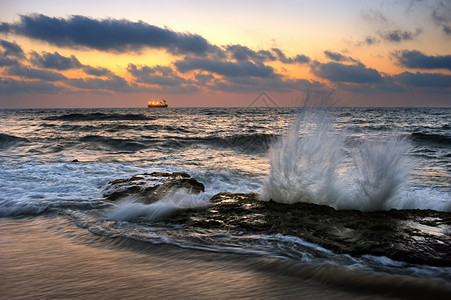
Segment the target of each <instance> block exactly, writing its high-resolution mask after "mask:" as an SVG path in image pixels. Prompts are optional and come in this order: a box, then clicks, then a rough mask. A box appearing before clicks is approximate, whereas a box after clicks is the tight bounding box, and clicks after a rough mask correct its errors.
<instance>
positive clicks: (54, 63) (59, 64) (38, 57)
mask: <svg viewBox="0 0 451 300" xmlns="http://www.w3.org/2000/svg"><path fill="white" fill-rule="evenodd" d="M30 61H31V62H32V63H33V64H34V65H35V66H38V67H41V68H46V69H54V70H60V71H61V70H70V69H78V68H80V67H82V64H81V63H80V62H79V61H78V59H77V58H76V57H75V56H74V55H71V56H70V57H65V56H62V55H61V54H59V53H58V52H55V53H48V52H42V54H38V53H36V52H31V58H30Z"/></svg>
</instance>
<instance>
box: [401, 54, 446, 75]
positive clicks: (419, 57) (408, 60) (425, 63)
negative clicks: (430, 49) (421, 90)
mask: <svg viewBox="0 0 451 300" xmlns="http://www.w3.org/2000/svg"><path fill="white" fill-rule="evenodd" d="M392 56H393V57H394V58H396V59H397V60H398V63H399V64H400V65H402V66H404V67H407V68H411V69H448V70H451V55H443V56H440V55H436V56H429V55H425V54H423V53H421V52H420V51H417V50H403V51H396V52H394V53H393V54H392Z"/></svg>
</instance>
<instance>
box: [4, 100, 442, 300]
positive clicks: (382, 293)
mask: <svg viewBox="0 0 451 300" xmlns="http://www.w3.org/2000/svg"><path fill="white" fill-rule="evenodd" d="M450 121H451V109H450V108H341V107H320V108H318V107H307V106H304V107H295V108H280V107H245V108H171V107H170V108H164V109H162V108H159V109H148V108H127V109H126V108H114V109H93V108H89V109H6V110H0V298H2V299H55V298H59V299H78V298H83V299H107V298H108V299H111V298H115V299H156V298H158V299H174V298H178V299H180V298H183V299H232V298H241V299H300V298H304V299H331V298H332V299H385V298H390V297H394V298H422V297H423V296H424V295H428V294H429V293H430V295H431V296H437V297H438V298H440V297H443V298H446V297H444V295H446V293H447V292H449V291H451V268H446V267H433V266H424V265H412V264H407V263H405V262H402V261H394V260H391V259H389V258H387V257H383V256H382V257H380V256H378V257H376V256H371V255H370V254H368V255H363V256H360V257H353V256H350V255H345V254H337V253H334V252H333V251H331V250H330V249H325V248H322V247H320V246H319V245H315V244H312V243H309V242H307V241H304V240H302V239H300V238H297V237H292V236H286V235H281V234H276V235H247V234H243V232H233V231H230V230H228V231H223V232H222V231H219V230H201V229H199V228H190V227H188V226H180V225H175V224H171V223H170V222H165V219H164V217H161V216H165V215H170V214H173V213H176V211H177V210H180V209H190V208H193V207H195V208H197V209H202V208H203V207H207V206H208V201H209V199H210V198H211V197H212V196H214V195H215V194H217V193H220V192H229V193H257V194H258V195H259V197H260V199H261V201H269V200H273V201H276V202H281V203H287V204H291V203H296V202H300V201H301V202H310V203H315V204H322V205H328V206H331V207H333V208H335V209H340V210H347V209H357V210H361V211H374V210H390V209H432V210H438V211H447V212H450V211H451V123H450ZM151 172H185V173H187V174H189V175H190V176H192V177H193V178H195V179H197V180H198V181H199V182H202V183H203V184H204V185H205V192H203V193H200V194H196V195H191V194H188V193H186V194H183V195H180V194H176V195H177V199H164V201H165V203H170V205H169V204H168V205H165V203H162V205H158V206H155V205H154V206H152V205H146V204H142V203H137V202H135V201H133V199H126V200H124V201H118V202H116V203H112V202H110V201H108V200H107V199H105V197H104V196H103V193H104V191H105V189H106V188H107V187H108V185H109V182H110V181H112V180H116V179H126V178H130V177H132V176H134V175H137V174H143V173H151ZM136 219H139V220H140V221H139V222H136ZM143 219H144V220H145V222H143ZM319 222H320V220H319ZM300 226H302V224H300ZM441 234H443V235H444V236H445V238H451V228H449V226H448V227H447V228H445V232H442V233H441ZM449 255H451V249H450V251H449ZM419 289H421V290H422V291H423V293H421V292H420V293H417V291H418V290H419ZM393 291H396V292H393ZM412 291H414V292H412ZM448 295H449V294H448Z"/></svg>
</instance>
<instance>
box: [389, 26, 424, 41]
mask: <svg viewBox="0 0 451 300" xmlns="http://www.w3.org/2000/svg"><path fill="white" fill-rule="evenodd" d="M422 32H423V31H422V30H421V29H419V28H417V29H416V31H415V32H411V31H401V30H391V31H386V32H382V33H380V36H381V37H382V38H383V39H384V40H386V41H388V42H395V43H399V42H402V41H408V40H413V39H414V38H416V37H417V36H419V35H420V34H421V33H422Z"/></svg>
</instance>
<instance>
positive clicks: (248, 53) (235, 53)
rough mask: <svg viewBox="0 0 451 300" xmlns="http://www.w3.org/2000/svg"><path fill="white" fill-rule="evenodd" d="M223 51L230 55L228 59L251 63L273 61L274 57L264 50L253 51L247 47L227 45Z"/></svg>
mask: <svg viewBox="0 0 451 300" xmlns="http://www.w3.org/2000/svg"><path fill="white" fill-rule="evenodd" d="M225 51H226V52H227V53H230V56H231V57H230V58H232V59H235V60H239V61H241V60H252V61H259V62H263V61H274V60H276V57H275V56H274V55H273V54H272V53H271V52H270V51H266V50H261V51H254V50H252V49H250V48H249V47H246V46H242V45H228V46H226V47H225Z"/></svg>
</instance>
